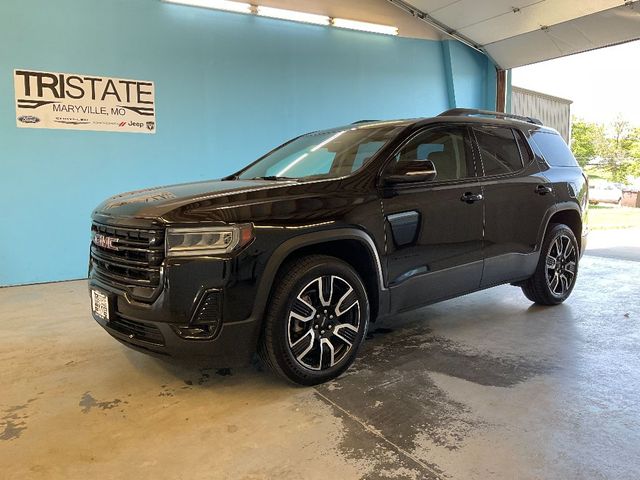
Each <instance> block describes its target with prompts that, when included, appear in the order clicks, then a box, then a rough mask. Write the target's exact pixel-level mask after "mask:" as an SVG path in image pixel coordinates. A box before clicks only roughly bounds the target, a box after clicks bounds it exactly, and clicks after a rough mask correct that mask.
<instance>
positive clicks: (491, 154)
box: [474, 126, 523, 177]
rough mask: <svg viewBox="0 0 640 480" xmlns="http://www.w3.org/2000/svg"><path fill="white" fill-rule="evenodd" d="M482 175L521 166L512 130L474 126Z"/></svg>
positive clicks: (506, 171) (499, 172)
mask: <svg viewBox="0 0 640 480" xmlns="http://www.w3.org/2000/svg"><path fill="white" fill-rule="evenodd" d="M474 130H475V133H476V138H477V139H478V146H479V147H480V156H481V157H482V165H483V166H484V175H485V176H487V177H489V176H492V175H502V174H505V173H511V172H515V171H517V170H520V169H521V168H522V167H523V164H522V158H521V157H520V149H519V148H518V144H517V143H516V137H515V136H514V134H513V130H511V129H510V128H504V127H492V126H484V127H480V128H475V129H474Z"/></svg>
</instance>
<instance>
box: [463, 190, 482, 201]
mask: <svg viewBox="0 0 640 480" xmlns="http://www.w3.org/2000/svg"><path fill="white" fill-rule="evenodd" d="M483 198H484V197H483V196H482V194H481V193H471V192H466V193H464V194H463V195H462V196H461V197H460V200H462V201H463V202H467V203H474V202H479V201H480V200H482V199H483Z"/></svg>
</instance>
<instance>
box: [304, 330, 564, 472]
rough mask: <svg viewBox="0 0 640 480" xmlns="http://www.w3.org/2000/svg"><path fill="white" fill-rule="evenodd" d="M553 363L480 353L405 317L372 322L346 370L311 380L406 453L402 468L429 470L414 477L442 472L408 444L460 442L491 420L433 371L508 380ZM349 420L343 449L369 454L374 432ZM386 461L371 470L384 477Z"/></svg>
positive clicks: (453, 446)
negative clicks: (398, 321) (396, 323)
mask: <svg viewBox="0 0 640 480" xmlns="http://www.w3.org/2000/svg"><path fill="white" fill-rule="evenodd" d="M553 369H554V366H553V365H550V364H546V363H540V362H534V361H530V360H528V359H525V358H517V357H507V356H502V357H498V356H492V355H490V354H487V353H478V352H475V351H472V350H470V349H469V348H466V347H465V346H463V345H458V344H456V343H454V342H452V341H450V340H447V339H444V338H441V337H437V336H435V335H433V334H432V332H431V330H430V329H429V328H428V327H425V326H421V325H418V326H415V325H406V326H405V327H402V328H398V329H395V330H391V329H380V328H378V329H376V330H373V331H372V332H371V338H370V339H369V340H368V341H366V342H365V343H364V345H363V348H362V350H361V351H360V353H359V355H358V360H357V361H356V363H355V364H354V365H353V366H352V367H351V368H350V369H349V370H348V371H347V373H345V374H344V375H343V376H342V377H340V378H339V379H337V380H334V381H332V382H329V383H326V384H323V385H320V386H318V387H316V391H317V392H318V393H319V394H320V396H321V397H322V398H323V400H324V401H326V402H328V403H331V404H332V405H333V406H334V408H336V409H337V410H340V412H339V413H338V414H339V415H340V416H342V417H344V416H345V415H353V417H354V418H353V420H354V421H355V423H361V424H362V425H365V426H367V427H368V429H370V431H371V432H374V433H375V434H376V435H380V437H381V438H383V439H384V440H385V441H388V442H389V443H390V444H392V445H393V446H394V447H395V448H397V449H398V451H399V452H400V453H399V455H400V456H402V455H405V454H408V455H410V457H409V458H405V460H406V461H407V463H408V465H407V466H406V467H407V468H413V469H416V468H418V469H419V470H425V471H428V472H430V475H432V477H428V476H427V477H424V476H420V475H419V476H418V477H417V478H437V477H439V476H440V475H439V473H438V471H437V469H436V468H435V467H433V466H431V465H429V464H428V463H426V464H425V463H424V462H425V459H424V458H422V459H417V461H419V462H422V463H423V464H424V465H418V464H416V462H415V460H416V459H413V458H412V454H411V453H410V452H414V451H422V452H424V449H423V448H422V449H419V448H418V447H419V445H420V443H422V442H424V441H425V440H426V441H427V442H429V441H430V442H432V443H433V444H435V445H437V446H440V447H444V448H447V449H449V450H457V449H458V448H460V446H461V445H462V443H463V442H464V439H465V438H466V437H467V436H468V435H469V434H471V433H472V432H475V431H477V430H478V429H481V428H485V427H488V426H489V425H488V424H487V423H486V422H484V421H483V420H482V419H478V418H476V417H475V416H474V415H473V414H472V412H471V411H470V409H469V408H468V407H467V406H466V405H465V404H464V403H461V402H458V401H454V400H453V399H451V398H449V397H448V396H447V394H446V392H445V391H443V390H441V389H440V388H438V387H437V386H436V384H435V383H434V381H433V380H432V378H431V376H430V373H432V372H437V373H442V374H445V375H449V376H453V377H457V378H461V379H464V380H466V381H469V382H473V383H476V384H480V385H484V386H493V387H502V388H508V387H511V386H514V385H517V384H518V383H521V382H524V381H526V380H528V379H530V378H532V377H534V376H536V375H540V374H544V373H547V372H550V371H551V370H553ZM346 425H350V423H349V422H346ZM351 425H352V426H353V424H351ZM352 426H349V427H348V428H347V431H346V432H345V438H344V439H343V441H342V442H341V444H340V451H341V452H342V453H343V454H344V455H345V456H347V457H356V458H360V459H368V458H370V455H371V453H370V451H369V448H370V447H371V445H370V442H371V439H368V438H366V436H365V435H362V432H361V431H355V432H350V431H349V430H350V429H351V428H352ZM360 430H361V429H360ZM360 455H362V456H360ZM387 467H388V466H385V464H384V462H379V463H378V464H376V466H375V469H374V471H373V473H372V474H371V475H372V476H370V478H388V476H385V475H387V474H386V473H385V472H387V473H388V468H387ZM423 473H424V472H423ZM434 476H435V477H434ZM393 478H395V477H393Z"/></svg>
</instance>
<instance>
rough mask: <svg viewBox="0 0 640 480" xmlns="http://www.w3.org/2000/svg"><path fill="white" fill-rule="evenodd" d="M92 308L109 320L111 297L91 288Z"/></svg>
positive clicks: (99, 315)
mask: <svg viewBox="0 0 640 480" xmlns="http://www.w3.org/2000/svg"><path fill="white" fill-rule="evenodd" d="M91 309H92V310H93V313H95V314H96V315H97V316H98V317H100V318H103V319H105V320H109V297H107V296H106V295H105V294H104V293H102V292H99V291H98V290H91Z"/></svg>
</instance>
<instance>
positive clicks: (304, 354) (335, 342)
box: [287, 275, 361, 371]
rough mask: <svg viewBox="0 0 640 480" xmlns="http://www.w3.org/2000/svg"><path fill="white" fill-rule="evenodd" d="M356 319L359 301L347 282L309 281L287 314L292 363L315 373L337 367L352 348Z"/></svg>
mask: <svg viewBox="0 0 640 480" xmlns="http://www.w3.org/2000/svg"><path fill="white" fill-rule="evenodd" d="M360 316H361V311H360V300H359V299H358V295H357V293H356V290H355V289H354V288H353V286H352V285H351V284H350V283H349V282H348V281H347V280H345V279H344V278H342V277H339V276H336V275H323V276H321V277H317V278H315V279H313V280H312V281H311V282H309V283H308V284H307V285H306V286H305V287H304V288H302V290H301V291H300V293H298V295H297V296H296V298H295V300H294V301H293V304H292V305H291V308H290V310H289V314H288V323H287V340H288V346H289V349H290V350H291V353H292V354H293V357H294V358H295V360H296V362H298V363H299V364H300V365H302V366H303V367H306V368H308V369H310V370H316V371H321V370H326V369H329V368H331V367H333V366H335V365H337V364H338V363H340V362H341V361H342V360H343V359H344V358H345V357H346V356H347V355H348V353H349V352H350V351H351V349H352V348H353V346H354V343H355V341H356V338H357V335H358V332H359V330H360V323H361V318H360Z"/></svg>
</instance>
